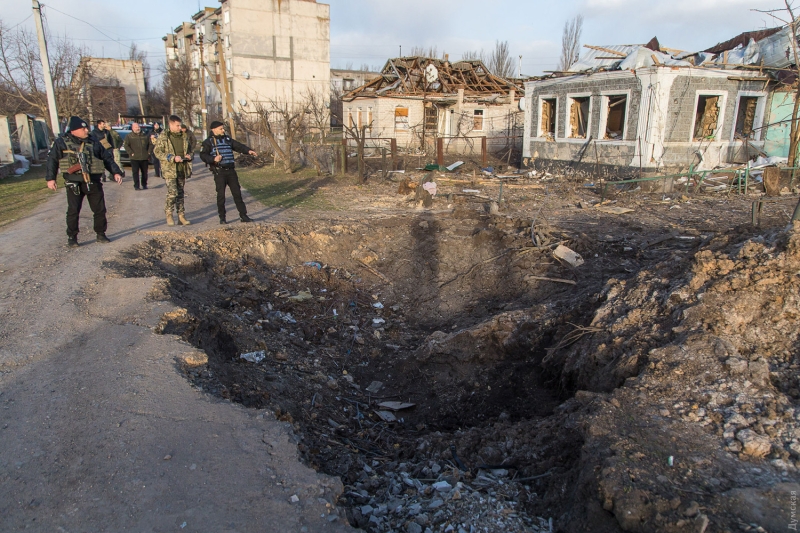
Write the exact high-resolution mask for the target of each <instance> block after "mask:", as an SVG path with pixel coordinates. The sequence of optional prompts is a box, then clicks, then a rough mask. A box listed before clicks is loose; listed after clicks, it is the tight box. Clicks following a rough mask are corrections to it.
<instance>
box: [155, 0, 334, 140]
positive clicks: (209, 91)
mask: <svg viewBox="0 0 800 533" xmlns="http://www.w3.org/2000/svg"><path fill="white" fill-rule="evenodd" d="M218 39H219V41H220V43H221V46H220V45H218V44H217V40H218ZM164 41H165V45H166V48H167V58H168V60H173V61H174V60H176V59H177V58H179V57H183V58H185V59H186V60H187V61H188V62H189V63H190V64H191V66H192V68H194V69H195V70H196V71H197V73H198V76H200V74H199V73H200V69H201V62H204V63H205V64H206V65H207V67H208V68H207V69H206V70H205V71H204V72H203V75H202V78H203V86H204V89H205V96H206V101H205V106H204V108H205V109H207V110H208V113H209V116H214V115H216V116H223V115H225V116H227V115H228V114H230V113H233V114H234V115H238V116H242V117H246V116H247V115H250V114H253V113H255V112H256V110H257V109H259V108H264V107H269V105H270V103H271V102H282V103H283V102H286V103H288V104H289V105H298V104H300V103H302V102H303V101H304V100H305V98H306V95H308V94H309V93H311V92H313V93H317V94H318V95H319V96H321V97H322V98H324V100H323V101H328V100H329V98H330V90H331V89H330V80H331V72H330V6H328V5H327V4H321V3H317V2H316V1H315V0H221V5H220V7H218V8H208V7H207V8H205V9H204V10H202V11H200V12H198V13H197V14H195V15H194V16H193V17H192V22H184V23H183V24H181V26H178V27H176V28H175V32H174V33H173V34H170V35H167V36H166V37H165V38H164ZM201 47H202V52H203V53H202V58H201V54H200V52H201ZM223 78H224V80H223ZM223 83H224V84H225V85H223ZM226 89H227V92H228V99H229V103H230V106H229V109H228V110H225V109H223V107H224V94H222V93H224V91H225V90H226ZM199 100H200V97H199V95H198V115H197V116H196V117H194V118H193V122H194V123H195V125H199V109H200V106H199Z"/></svg>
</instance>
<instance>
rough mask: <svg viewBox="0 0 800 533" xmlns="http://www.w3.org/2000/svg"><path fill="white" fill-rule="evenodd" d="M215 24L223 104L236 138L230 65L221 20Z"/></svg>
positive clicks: (232, 136)
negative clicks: (229, 84)
mask: <svg viewBox="0 0 800 533" xmlns="http://www.w3.org/2000/svg"><path fill="white" fill-rule="evenodd" d="M215 26H216V28H217V54H218V55H219V72H220V75H221V76H222V80H221V83H220V84H221V85H222V106H223V107H224V108H225V109H226V111H227V112H228V118H229V119H230V121H229V122H228V127H229V128H230V131H231V138H232V139H234V140H235V139H236V128H235V125H234V120H233V106H232V105H231V99H230V95H229V94H228V67H227V65H226V64H225V52H224V46H223V44H222V31H221V30H220V24H219V22H217V23H216V25H215Z"/></svg>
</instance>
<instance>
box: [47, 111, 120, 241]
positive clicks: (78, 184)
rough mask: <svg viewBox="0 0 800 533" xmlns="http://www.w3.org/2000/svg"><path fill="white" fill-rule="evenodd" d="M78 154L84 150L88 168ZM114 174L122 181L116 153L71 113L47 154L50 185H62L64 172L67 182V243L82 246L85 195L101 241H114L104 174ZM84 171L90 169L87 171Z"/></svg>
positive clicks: (95, 229) (48, 183)
mask: <svg viewBox="0 0 800 533" xmlns="http://www.w3.org/2000/svg"><path fill="white" fill-rule="evenodd" d="M78 154H83V159H84V164H85V168H84V167H82V166H81V164H80V158H79V155H78ZM104 169H105V170H108V171H109V172H110V173H111V174H113V175H114V179H115V180H116V181H117V183H119V184H121V183H122V175H123V174H124V173H123V172H122V170H121V169H120V168H119V166H117V164H116V162H114V153H113V152H112V151H111V150H106V149H105V148H104V147H103V145H101V144H100V142H97V141H95V140H94V138H93V137H92V136H90V135H89V126H88V125H87V124H86V122H85V121H84V120H83V119H81V118H79V117H71V118H70V119H69V125H68V126H67V132H66V133H65V134H63V135H59V136H58V137H57V138H56V140H55V141H53V146H52V147H51V148H50V153H49V154H48V155H47V171H46V175H45V178H46V179H47V187H48V188H49V189H51V190H53V191H55V190H57V189H58V184H57V182H56V178H57V177H58V174H59V173H60V174H62V175H63V176H64V181H65V182H66V186H67V246H71V247H72V246H78V217H79V215H80V213H81V206H82V205H83V197H84V196H85V197H86V198H87V199H88V200H89V207H90V208H91V209H92V213H94V232H95V233H96V234H97V242H102V243H106V242H111V241H110V240H109V239H108V237H106V230H107V229H108V220H107V219H106V200H105V196H104V194H103V184H102V183H101V178H102V177H103V171H104ZM84 171H88V172H87V173H86V174H84Z"/></svg>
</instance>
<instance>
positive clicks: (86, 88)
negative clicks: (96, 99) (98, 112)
mask: <svg viewBox="0 0 800 533" xmlns="http://www.w3.org/2000/svg"><path fill="white" fill-rule="evenodd" d="M86 67H87V61H82V62H81V77H82V78H83V94H84V96H85V97H86V109H88V110H89V124H91V123H92V122H94V107H93V105H92V80H90V79H89V71H88V69H87V68H86Z"/></svg>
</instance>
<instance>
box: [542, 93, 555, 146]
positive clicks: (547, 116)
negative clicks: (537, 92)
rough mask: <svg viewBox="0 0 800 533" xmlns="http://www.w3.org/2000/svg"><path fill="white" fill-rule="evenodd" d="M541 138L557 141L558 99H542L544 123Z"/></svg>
mask: <svg viewBox="0 0 800 533" xmlns="http://www.w3.org/2000/svg"><path fill="white" fill-rule="evenodd" d="M540 128H541V129H540V134H539V136H540V137H547V138H548V139H555V137H556V99H555V98H542V123H541V125H540Z"/></svg>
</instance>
